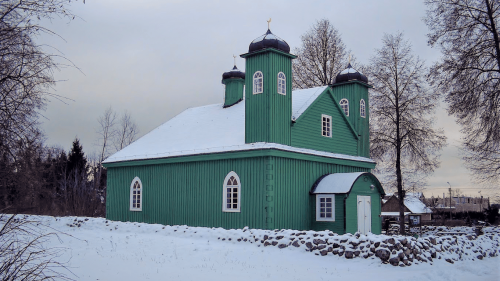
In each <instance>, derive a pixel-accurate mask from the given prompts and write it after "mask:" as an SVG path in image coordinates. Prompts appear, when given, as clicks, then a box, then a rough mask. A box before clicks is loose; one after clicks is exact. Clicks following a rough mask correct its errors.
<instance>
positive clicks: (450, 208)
mask: <svg viewBox="0 0 500 281" xmlns="http://www.w3.org/2000/svg"><path fill="white" fill-rule="evenodd" d="M446 183H447V184H448V185H449V186H450V188H449V191H450V221H451V184H450V182H446Z"/></svg>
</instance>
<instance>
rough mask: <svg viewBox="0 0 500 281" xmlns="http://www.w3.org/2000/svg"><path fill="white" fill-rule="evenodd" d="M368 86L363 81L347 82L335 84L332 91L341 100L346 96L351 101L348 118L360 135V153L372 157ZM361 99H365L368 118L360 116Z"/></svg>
mask: <svg viewBox="0 0 500 281" xmlns="http://www.w3.org/2000/svg"><path fill="white" fill-rule="evenodd" d="M369 87H370V86H368V85H367V84H364V83H361V82H347V83H343V84H337V85H335V84H334V85H333V88H332V91H333V94H334V96H335V98H336V99H337V101H338V102H340V100H341V99H343V98H346V99H347V100H348V101H349V116H348V117H347V119H348V120H349V123H351V125H352V126H353V128H354V129H355V130H356V132H357V133H358V136H359V143H358V154H357V155H359V156H363V157H370V128H369V120H370V112H369V108H370V105H369V99H368V88H369ZM361 99H364V100H365V108H366V118H362V117H361V116H360V111H359V110H360V104H359V102H360V101H361Z"/></svg>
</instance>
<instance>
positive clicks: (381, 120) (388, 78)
mask: <svg viewBox="0 0 500 281" xmlns="http://www.w3.org/2000/svg"><path fill="white" fill-rule="evenodd" d="M382 43H383V46H382V48H381V49H377V50H375V55H374V56H373V57H372V58H371V59H370V66H369V67H368V69H367V74H368V75H369V77H370V78H371V81H372V84H373V89H372V91H371V96H370V112H371V125H372V128H371V133H370V138H371V148H370V152H371V156H372V158H374V159H376V160H379V161H380V163H379V165H384V166H386V167H389V168H390V169H389V171H390V172H391V173H393V174H394V176H395V179H396V186H397V191H398V194H399V196H398V198H399V207H400V218H401V220H400V231H401V232H402V234H404V232H405V227H404V220H403V218H404V192H403V191H404V187H405V182H404V178H403V172H404V171H408V172H418V173H421V174H424V175H425V174H430V173H432V172H433V171H434V169H435V168H437V167H438V165H439V162H438V157H439V155H438V152H439V151H440V149H441V148H442V147H443V146H444V145H445V143H446V137H445V136H444V134H443V131H442V130H436V129H434V128H433V126H432V124H433V119H432V117H431V116H432V114H433V112H434V108H435V107H436V105H437V102H438V95H437V94H435V93H434V92H431V91H430V90H429V88H428V87H427V86H426V81H425V79H424V74H425V73H426V68H425V67H424V62H423V61H422V60H420V59H419V58H418V57H415V56H414V55H413V54H412V49H411V45H410V43H409V42H408V41H406V40H405V39H404V36H403V34H402V33H398V34H396V35H388V34H386V35H384V37H383V39H382Z"/></svg>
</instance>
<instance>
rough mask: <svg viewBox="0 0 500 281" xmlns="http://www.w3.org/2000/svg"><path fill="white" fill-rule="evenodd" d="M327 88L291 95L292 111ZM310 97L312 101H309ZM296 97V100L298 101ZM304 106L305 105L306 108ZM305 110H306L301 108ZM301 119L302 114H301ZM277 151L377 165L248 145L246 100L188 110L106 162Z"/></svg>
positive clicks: (293, 149) (340, 156)
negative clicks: (235, 152)
mask: <svg viewBox="0 0 500 281" xmlns="http://www.w3.org/2000/svg"><path fill="white" fill-rule="evenodd" d="M325 88H326V86H325V87H317V88H312V89H308V90H299V91H294V92H293V93H292V101H293V106H292V108H293V109H296V108H297V109H301V110H297V112H300V113H299V114H302V113H303V112H304V110H305V108H307V106H309V105H310V104H311V103H312V102H313V101H314V99H316V98H317V97H318V96H319V94H320V93H321V92H323V91H324V89H325ZM307 94H310V95H311V98H310V99H309V98H307ZM296 96H297V98H295V97H296ZM306 104H307V106H305V107H304V105H306ZM303 107H304V109H302V108H303ZM299 116H300V115H299ZM257 149H278V150H283V151H291V152H298V153H303V154H310V155H317V156H324V157H329V158H337V159H346V160H354V161H361V162H367V163H375V162H374V161H373V160H371V159H369V158H366V157H360V156H351V155H344V154H338V153H330V152H325V151H317V150H313V149H305V148H297V147H292V146H288V145H282V144H277V143H263V142H259V143H249V144H246V143H245V101H244V100H243V101H241V102H239V103H237V104H235V105H233V106H230V107H227V108H223V105H222V104H213V105H207V106H201V107H195V108H189V109H187V110H185V111H183V112H182V113H180V114H178V115H177V116H175V117H174V118H172V119H170V120H169V121H167V122H165V123H164V124H162V125H161V126H159V127H157V128H156V129H153V130H152V131H151V132H149V133H148V134H146V135H144V136H143V137H141V138H140V139H138V140H136V141H135V142H133V143H132V144H130V145H129V146H127V147H125V148H124V149H122V150H120V151H118V152H116V153H115V154H113V155H111V156H110V157H109V158H108V159H106V160H105V161H104V163H113V162H122V161H130V160H145V159H159V158H166V157H174V156H186V155H197V154H207V153H217V152H228V151H244V150H257Z"/></svg>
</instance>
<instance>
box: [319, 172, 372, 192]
mask: <svg viewBox="0 0 500 281" xmlns="http://www.w3.org/2000/svg"><path fill="white" fill-rule="evenodd" d="M362 174H367V173H366V172H356V173H338V174H330V175H327V176H325V177H323V178H322V179H321V181H320V182H319V183H318V185H317V186H316V189H314V191H313V193H314V194H325V193H327V194H328V193H330V194H331V193H348V192H349V191H350V190H351V187H352V185H353V184H354V182H355V181H356V179H357V178H359V177H360V176H361V175H362Z"/></svg>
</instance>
